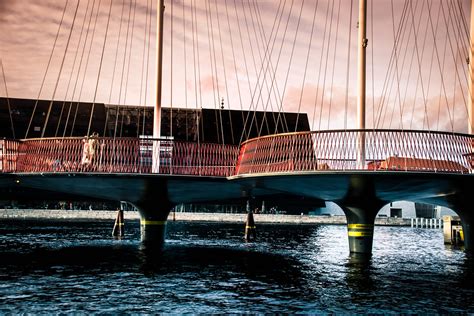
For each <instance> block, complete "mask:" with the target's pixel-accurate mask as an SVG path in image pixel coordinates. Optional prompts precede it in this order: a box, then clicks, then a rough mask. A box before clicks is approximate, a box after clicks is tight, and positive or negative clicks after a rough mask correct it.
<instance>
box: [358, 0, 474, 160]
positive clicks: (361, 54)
mask: <svg viewBox="0 0 474 316" xmlns="http://www.w3.org/2000/svg"><path fill="white" fill-rule="evenodd" d="M472 1H474V0H472ZM366 18H367V0H359V36H358V41H357V43H358V50H359V51H358V59H357V73H358V98H357V122H358V123H359V126H358V128H359V129H365V77H366V75H365V63H366V57H365V49H366V47H367V42H368V40H367V38H366V26H367V21H366ZM364 167H365V133H360V134H359V137H358V146H357V168H358V169H363V168H364Z"/></svg>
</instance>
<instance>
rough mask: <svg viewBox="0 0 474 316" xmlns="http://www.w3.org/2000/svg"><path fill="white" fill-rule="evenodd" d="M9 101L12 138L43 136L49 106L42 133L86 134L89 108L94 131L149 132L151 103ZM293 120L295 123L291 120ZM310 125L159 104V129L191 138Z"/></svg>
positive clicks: (1, 132) (286, 116)
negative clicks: (160, 108)
mask: <svg viewBox="0 0 474 316" xmlns="http://www.w3.org/2000/svg"><path fill="white" fill-rule="evenodd" d="M9 103H10V110H11V115H12V119H13V125H14V129H15V136H16V138H36V137H41V134H42V129H43V127H44V124H45V121H46V117H47V116H48V112H49V119H48V124H47V126H46V130H45V133H44V136H45V137H61V136H63V135H64V136H85V135H86V134H87V129H88V125H89V120H90V116H91V112H92V111H93V116H92V118H93V119H92V121H91V128H90V133H93V132H97V133H99V135H100V136H105V137H113V136H117V137H138V136H140V135H152V133H153V108H152V107H144V106H117V105H109V104H103V103H96V104H94V105H92V103H86V102H71V101H50V100H39V101H36V100H32V99H15V98H10V99H9ZM35 106H36V110H35V114H34V115H33V119H32V120H31V126H30V129H29V131H28V135H26V131H27V128H28V125H29V124H30V118H31V117H32V113H33V109H34V108H35ZM50 108H51V109H50ZM296 121H298V126H295V125H296ZM309 129H310V128H309V121H308V116H307V114H306V113H300V114H298V113H287V112H282V113H277V112H263V111H240V110H227V109H204V108H203V109H186V108H162V121H161V135H162V136H171V135H172V136H173V138H174V139H175V140H186V141H191V142H193V141H197V140H198V138H199V141H201V142H204V143H225V144H239V143H240V140H241V139H242V140H246V139H249V138H253V137H257V136H258V135H259V134H260V135H261V136H263V135H269V134H275V133H283V132H293V131H309ZM242 135H243V136H242ZM0 137H6V138H13V133H12V129H11V122H10V115H9V113H8V106H7V99H6V98H0Z"/></svg>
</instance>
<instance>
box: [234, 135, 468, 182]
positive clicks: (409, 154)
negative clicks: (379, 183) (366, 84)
mask: <svg viewBox="0 0 474 316" xmlns="http://www.w3.org/2000/svg"><path fill="white" fill-rule="evenodd" d="M364 138H365V163H363V164H360V163H358V161H357V153H358V150H359V148H361V147H362V146H360V143H359V142H360V141H361V140H362V139H364ZM473 146H474V137H473V136H472V135H465V134H459V133H445V132H429V131H412V130H410V131H406V130H405V131H401V130H335V131H318V132H297V133H287V134H277V135H269V136H263V137H259V138H255V139H251V140H248V141H246V142H244V143H243V144H242V146H241V148H240V154H239V159H238V162H237V167H236V174H238V175H242V174H255V173H274V172H294V171H327V170H338V171H344V170H374V171H376V170H377V171H383V170H389V171H417V172H422V171H426V172H447V173H472V170H473V151H474V150H473ZM362 148H363V147H362Z"/></svg>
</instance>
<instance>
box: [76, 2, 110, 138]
mask: <svg viewBox="0 0 474 316" xmlns="http://www.w3.org/2000/svg"><path fill="white" fill-rule="evenodd" d="M101 3H102V0H99V3H98V4H97V12H96V14H95V19H94V26H93V27H92V37H91V41H90V44H89V50H88V52H87V58H86V66H85V69H84V74H83V76H82V82H81V88H80V89H79V97H78V101H77V103H76V110H75V112H74V118H73V121H72V126H71V136H72V135H73V132H74V127H75V125H76V118H77V114H78V112H79V104H80V100H81V98H82V91H83V88H84V83H85V81H86V74H87V69H88V68H89V58H90V56H91V51H92V44H93V43H94V37H95V30H96V28H97V20H98V19H99V11H100V10H99V9H100V5H101ZM93 9H94V6H92V11H93ZM91 17H92V12H91ZM89 26H90V21H89ZM89 26H88V28H89ZM88 34H89V33H88V32H87V34H86V42H87V35H88ZM86 42H84V48H85V46H86ZM81 62H82V58H81ZM78 78H79V73H78Z"/></svg>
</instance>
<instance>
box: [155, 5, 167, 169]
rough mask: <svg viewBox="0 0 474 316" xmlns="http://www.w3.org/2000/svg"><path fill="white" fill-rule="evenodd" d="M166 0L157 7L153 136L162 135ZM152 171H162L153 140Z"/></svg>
mask: <svg viewBox="0 0 474 316" xmlns="http://www.w3.org/2000/svg"><path fill="white" fill-rule="evenodd" d="M163 2H164V0H157V8H156V103H155V108H154V112H153V138H155V139H156V138H160V137H161V82H162V81H161V79H162V68H163V67H162V66H163V14H164V11H165V6H164V3H163ZM152 161H153V163H152V172H153V173H158V172H159V171H160V143H159V141H156V140H155V141H153V157H152Z"/></svg>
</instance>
